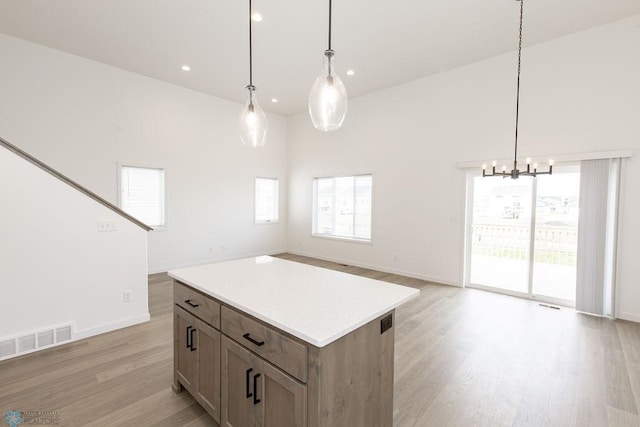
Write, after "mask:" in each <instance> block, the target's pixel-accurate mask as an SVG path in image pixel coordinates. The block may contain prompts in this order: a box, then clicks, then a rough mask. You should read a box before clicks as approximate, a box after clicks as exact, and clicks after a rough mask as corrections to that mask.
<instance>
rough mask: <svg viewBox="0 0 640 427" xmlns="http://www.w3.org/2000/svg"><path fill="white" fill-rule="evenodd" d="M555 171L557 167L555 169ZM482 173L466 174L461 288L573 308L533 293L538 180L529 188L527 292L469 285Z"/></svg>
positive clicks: (567, 304)
mask: <svg viewBox="0 0 640 427" xmlns="http://www.w3.org/2000/svg"><path fill="white" fill-rule="evenodd" d="M556 169H557V167H556ZM481 176H482V173H481V172H480V171H479V170H474V171H469V172H467V192H466V203H465V206H466V208H465V227H464V233H465V239H464V242H465V243H464V272H463V281H462V283H463V287H464V288H473V289H481V290H484V291H490V292H495V293H499V294H505V295H511V296H514V297H519V298H524V299H529V300H533V301H539V302H543V303H547V304H553V305H561V306H564V307H571V308H575V305H576V304H575V301H571V300H566V299H561V298H554V297H550V296H546V295H538V294H534V293H533V265H534V262H535V252H534V251H535V241H536V239H535V233H536V211H537V209H536V206H537V204H536V202H537V196H538V180H537V179H536V178H532V180H533V183H532V187H531V206H532V209H531V210H532V212H531V219H530V221H531V222H530V224H529V230H530V231H529V251H528V254H527V255H528V257H529V258H528V261H529V262H528V263H527V264H528V269H529V271H528V274H527V278H528V281H529V282H528V286H527V289H528V290H527V292H526V293H525V292H518V291H512V290H508V289H501V288H498V287H493V286H487V285H480V284H477V283H471V250H472V234H473V233H472V232H471V230H472V229H473V195H474V191H475V188H474V183H475V178H477V177H481ZM485 179H501V178H495V177H494V178H485ZM502 179H510V178H502Z"/></svg>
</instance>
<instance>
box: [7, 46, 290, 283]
mask: <svg viewBox="0 0 640 427" xmlns="http://www.w3.org/2000/svg"><path fill="white" fill-rule="evenodd" d="M0 57H1V58H2V61H0V93H1V94H2V96H0V136H2V137H3V138H5V139H6V140H8V141H9V142H11V143H13V144H15V145H17V146H19V147H20V148H22V149H23V150H25V151H27V152H28V153H30V154H32V155H34V156H35V157H37V158H39V159H40V160H42V161H44V162H45V163H47V164H49V165H50V166H52V167H53V168H55V169H57V170H59V171H60V172H62V173H63V174H65V175H67V176H69V177H70V178H72V179H74V180H75V181H77V182H79V183H80V184H82V185H84V186H85V187H88V188H89V189H91V190H92V191H94V192H96V193H97V194H99V195H100V196H102V197H104V198H105V199H107V200H109V201H111V202H113V203H114V204H115V203H117V189H116V187H117V162H129V163H133V164H140V165H150V166H162V167H166V188H167V221H168V227H167V230H166V231H158V232H152V233H150V235H149V270H150V271H151V272H156V271H164V270H167V269H168V268H171V267H176V266H182V265H188V264H195V263H201V262H207V261H211V260H221V259H227V258H237V257H241V256H248V255H252V254H258V253H260V254H263V253H270V252H280V251H284V250H285V249H286V233H287V230H286V200H287V194H286V192H287V187H288V185H287V179H286V161H287V152H286V119H285V118H283V117H280V116H277V115H271V114H270V115H268V119H269V126H270V133H269V136H268V141H267V145H266V146H265V147H264V148H261V149H257V150H255V149H251V148H246V147H243V146H242V144H241V142H240V138H239V134H238V120H239V113H240V109H241V105H240V104H236V103H232V102H228V101H224V100H222V99H219V98H215V97H211V96H208V95H204V94H201V93H198V92H194V91H191V90H188V89H184V88H181V87H177V86H174V85H170V84H167V83H163V82H160V81H158V80H154V79H151V78H147V77H144V76H140V75H138V74H134V73H130V72H127V71H123V70H120V69H117V68H114V67H110V66H107V65H104V64H101V63H97V62H94V61H90V60H86V59H83V58H80V57H77V56H74V55H70V54H67V53H64V52H60V51H57V50H53V49H49V48H46V47H43V46H40V45H36V44H32V43H29V42H26V41H22V40H19V39H15V38H11V37H8V36H5V35H0ZM179 65H180V64H171V66H179ZM220 66H221V67H223V66H224V64H223V63H221V64H220ZM197 72H198V71H197V70H194V71H192V73H197ZM184 78H185V79H188V78H189V74H188V73H185V75H184ZM238 91H240V92H244V91H245V89H244V88H238ZM254 175H261V176H270V177H278V178H280V179H281V187H280V190H281V194H280V200H281V210H280V211H281V216H282V219H281V221H280V223H279V224H269V225H254V222H253V178H254ZM223 248H224V249H223Z"/></svg>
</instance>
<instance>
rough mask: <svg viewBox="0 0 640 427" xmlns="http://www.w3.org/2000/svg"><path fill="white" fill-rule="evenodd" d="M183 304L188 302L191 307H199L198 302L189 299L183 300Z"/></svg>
mask: <svg viewBox="0 0 640 427" xmlns="http://www.w3.org/2000/svg"><path fill="white" fill-rule="evenodd" d="M184 302H185V304H189V305H190V306H191V307H193V308H196V307H200V304H194V303H192V302H191V300H190V299H187V300H184Z"/></svg>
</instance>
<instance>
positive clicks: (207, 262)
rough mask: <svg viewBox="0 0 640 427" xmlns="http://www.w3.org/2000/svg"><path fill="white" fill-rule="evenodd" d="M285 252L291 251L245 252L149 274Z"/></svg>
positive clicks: (159, 269) (153, 271)
mask: <svg viewBox="0 0 640 427" xmlns="http://www.w3.org/2000/svg"><path fill="white" fill-rule="evenodd" d="M284 252H289V251H287V250H286V249H280V250H274V251H268V252H256V253H252V254H244V255H239V256H233V257H229V258H220V259H210V260H202V261H198V262H190V263H186V264H175V265H171V266H169V267H161V268H156V269H153V270H149V274H157V273H166V272H167V271H169V270H175V269H177V268H187V267H193V266H196V265H202V264H209V263H212V262H222V261H233V260H234V259H242V258H250V257H254V256H261V255H277V254H281V253H284Z"/></svg>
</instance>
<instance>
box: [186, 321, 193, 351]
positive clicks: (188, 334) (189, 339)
mask: <svg viewBox="0 0 640 427" xmlns="http://www.w3.org/2000/svg"><path fill="white" fill-rule="evenodd" d="M191 329H193V326H187V333H186V334H185V335H186V337H187V348H191V340H192V339H193V337H192V336H191V334H190V332H191Z"/></svg>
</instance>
